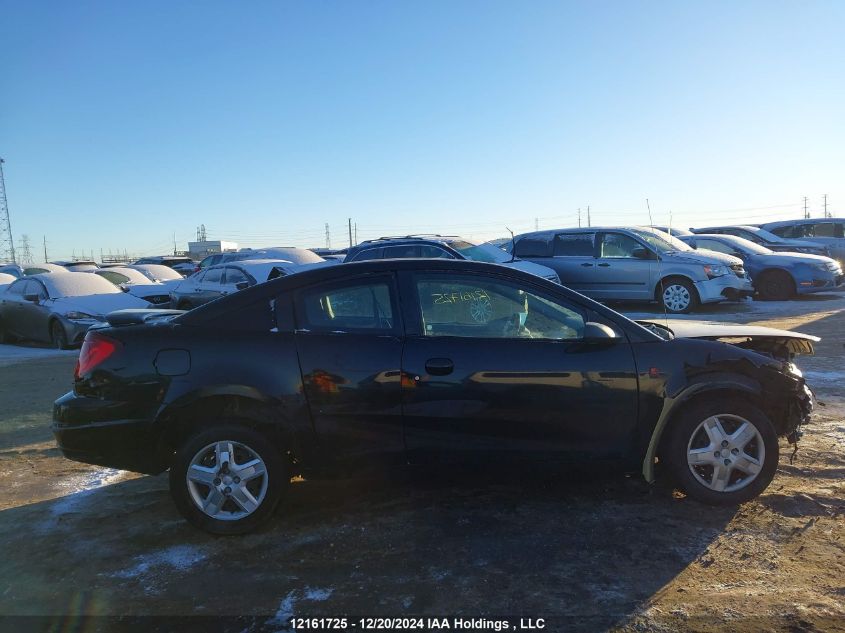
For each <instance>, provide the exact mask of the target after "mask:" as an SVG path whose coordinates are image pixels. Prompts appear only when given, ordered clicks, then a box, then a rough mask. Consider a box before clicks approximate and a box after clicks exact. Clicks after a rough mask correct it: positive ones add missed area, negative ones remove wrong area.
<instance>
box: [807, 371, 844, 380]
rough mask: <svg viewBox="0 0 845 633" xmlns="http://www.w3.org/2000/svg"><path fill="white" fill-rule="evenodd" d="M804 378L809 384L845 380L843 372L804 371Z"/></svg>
mask: <svg viewBox="0 0 845 633" xmlns="http://www.w3.org/2000/svg"><path fill="white" fill-rule="evenodd" d="M804 378H805V379H807V380H808V381H810V382H812V381H816V380H817V381H819V382H839V381H840V380H845V371H805V372H804Z"/></svg>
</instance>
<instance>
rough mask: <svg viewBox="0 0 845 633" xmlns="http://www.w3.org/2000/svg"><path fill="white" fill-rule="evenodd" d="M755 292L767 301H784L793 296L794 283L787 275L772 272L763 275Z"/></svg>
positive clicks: (781, 272) (775, 271)
mask: <svg viewBox="0 0 845 633" xmlns="http://www.w3.org/2000/svg"><path fill="white" fill-rule="evenodd" d="M757 292H759V293H760V297H761V298H762V299H766V300H767V301H786V300H787V299H790V298H792V297H793V296H795V281H793V279H792V277H791V276H790V274H789V273H786V272H783V271H780V270H772V271H769V272H766V273H763V275H762V276H761V278H760V283H759V284H758V288H757Z"/></svg>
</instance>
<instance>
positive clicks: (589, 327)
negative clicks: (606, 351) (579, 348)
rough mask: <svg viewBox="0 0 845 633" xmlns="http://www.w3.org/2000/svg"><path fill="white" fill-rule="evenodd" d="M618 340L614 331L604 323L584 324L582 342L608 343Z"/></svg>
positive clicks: (592, 322)
mask: <svg viewBox="0 0 845 633" xmlns="http://www.w3.org/2000/svg"><path fill="white" fill-rule="evenodd" d="M619 338H621V337H620V336H619V335H618V334H617V333H616V332H615V331H614V329H613V328H612V327H610V326H607V325H605V324H604V323H596V322H595V321H587V322H586V323H585V324H584V341H586V342H587V343H609V342H611V341H614V340H617V339H619Z"/></svg>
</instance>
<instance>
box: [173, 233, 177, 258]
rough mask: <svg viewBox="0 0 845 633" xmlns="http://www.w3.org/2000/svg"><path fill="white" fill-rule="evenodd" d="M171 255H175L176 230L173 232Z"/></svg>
mask: <svg viewBox="0 0 845 633" xmlns="http://www.w3.org/2000/svg"><path fill="white" fill-rule="evenodd" d="M173 255H174V256H175V255H176V232H175V231H174V232H173Z"/></svg>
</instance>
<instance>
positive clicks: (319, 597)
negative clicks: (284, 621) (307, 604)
mask: <svg viewBox="0 0 845 633" xmlns="http://www.w3.org/2000/svg"><path fill="white" fill-rule="evenodd" d="M333 593H334V589H312V588H311V587H306V588H305V597H304V599H305V600H313V601H314V602H322V601H323V600H328V599H329V597H330V596H331V595H332V594H333Z"/></svg>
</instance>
